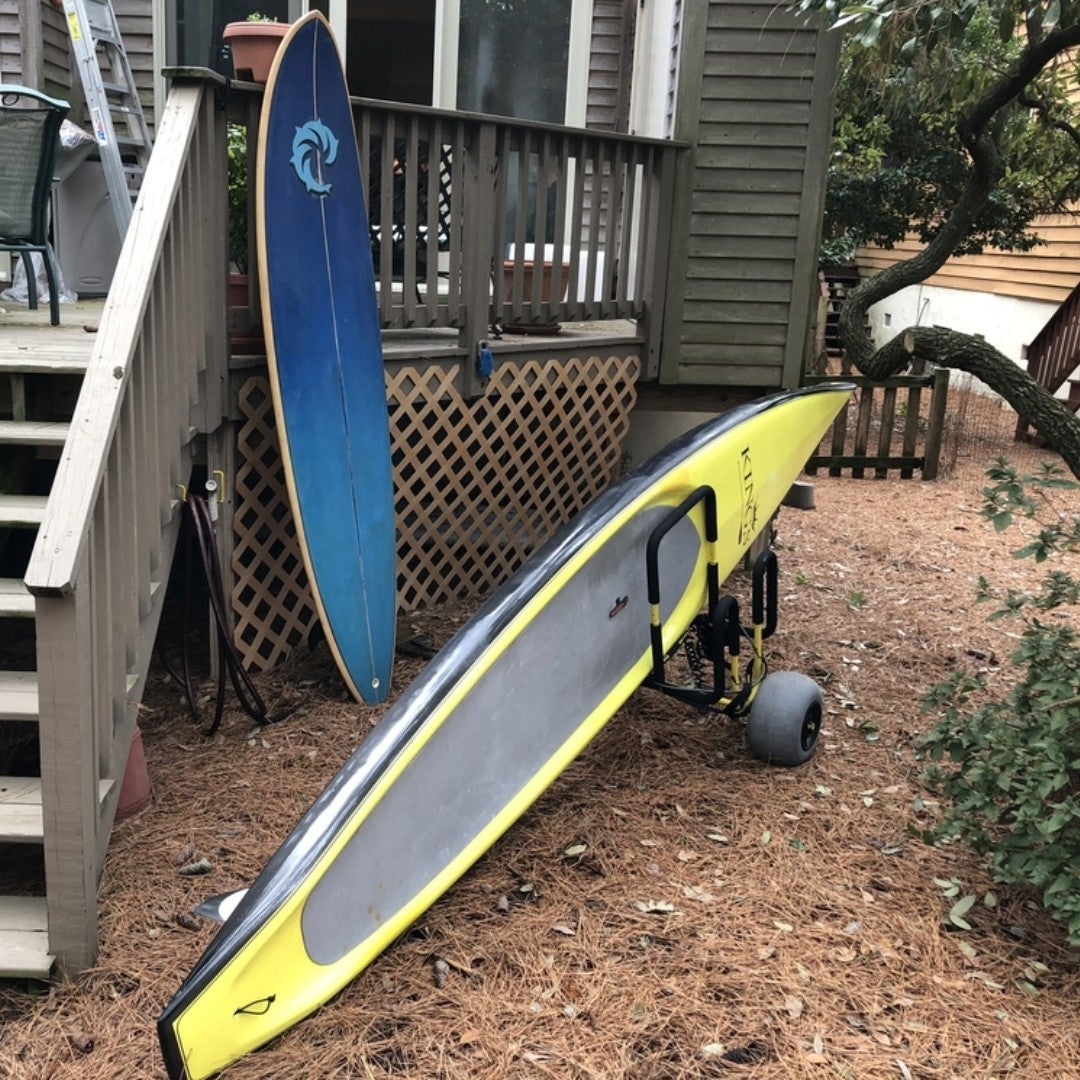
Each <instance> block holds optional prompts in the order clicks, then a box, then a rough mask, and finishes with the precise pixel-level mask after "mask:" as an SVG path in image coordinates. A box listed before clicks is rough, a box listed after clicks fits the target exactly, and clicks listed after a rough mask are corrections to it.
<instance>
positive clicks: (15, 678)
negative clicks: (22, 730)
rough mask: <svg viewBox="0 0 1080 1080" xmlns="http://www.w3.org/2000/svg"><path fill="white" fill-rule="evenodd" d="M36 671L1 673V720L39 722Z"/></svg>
mask: <svg viewBox="0 0 1080 1080" xmlns="http://www.w3.org/2000/svg"><path fill="white" fill-rule="evenodd" d="M37 718H38V681H37V672H36V671H0V720H37Z"/></svg>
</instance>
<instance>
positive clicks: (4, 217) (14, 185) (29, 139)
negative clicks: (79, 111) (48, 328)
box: [0, 83, 69, 326]
mask: <svg viewBox="0 0 1080 1080" xmlns="http://www.w3.org/2000/svg"><path fill="white" fill-rule="evenodd" d="M68 108H69V106H68V103H67V102H66V101H58V100H57V99H56V98H51V97H47V96H46V95H45V94H42V93H40V92H39V91H37V90H32V89H31V88H30V87H27V86H15V85H4V84H2V83H0V251H15V252H18V253H19V254H20V255H22V259H23V265H24V266H25V267H26V287H27V293H28V299H29V303H30V307H31V309H35V308H37V280H36V278H37V275H36V273H35V271H34V261H33V259H32V258H31V255H32V253H33V252H39V253H40V254H41V258H42V262H43V263H44V264H45V275H46V277H47V278H48V281H49V321H50V322H51V323H52V325H53V326H56V325H57V324H58V323H59V322H60V292H59V280H58V276H57V272H56V260H55V257H54V256H53V252H52V247H51V246H50V244H49V195H50V192H51V190H52V181H53V166H54V165H55V162H56V151H57V148H58V146H59V145H60V124H61V123H62V122H63V119H64V117H65V116H66V115H67V113H68Z"/></svg>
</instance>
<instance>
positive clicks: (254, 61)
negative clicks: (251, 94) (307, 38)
mask: <svg viewBox="0 0 1080 1080" xmlns="http://www.w3.org/2000/svg"><path fill="white" fill-rule="evenodd" d="M288 29H289V24H288V23H280V22H278V21H277V19H273V18H271V17H270V16H268V15H261V14H259V12H257V11H255V12H252V13H251V14H250V15H249V16H248V17H247V18H246V19H245V20H244V21H243V22H231V23H226V24H225V29H224V30H223V31H222V35H221V36H222V37H223V38H224V39H225V41H227V42H228V43H229V48H230V50H231V52H232V58H233V72H234V73H235V75H236V78H238V79H243V80H245V81H247V82H260V83H264V82H266V80H267V79H268V78H269V77H270V65H271V64H273V62H274V56H275V55H276V54H277V51H278V46H279V45H280V44H281V39H282V38H283V37H284V36H285V34H286V33H287V32H288Z"/></svg>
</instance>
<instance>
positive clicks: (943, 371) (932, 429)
mask: <svg viewBox="0 0 1080 1080" xmlns="http://www.w3.org/2000/svg"><path fill="white" fill-rule="evenodd" d="M948 398H949V369H948V368H938V369H937V371H935V372H934V386H933V389H932V390H931V391H930V422H929V427H928V428H927V430H926V456H925V457H924V458H923V467H922V478H923V479H924V480H936V479H937V474H938V460H939V458H940V457H941V439H942V435H943V434H944V428H945V404H946V402H947V401H948Z"/></svg>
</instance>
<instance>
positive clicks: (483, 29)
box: [457, 0, 571, 124]
mask: <svg viewBox="0 0 1080 1080" xmlns="http://www.w3.org/2000/svg"><path fill="white" fill-rule="evenodd" d="M570 9H571V0H461V15H460V23H459V27H458V69H457V107H458V108H459V109H463V110H465V111H468V112H479V113H488V114H494V115H498V116H512V117H515V118H517V119H519V120H541V121H546V122H548V123H552V124H561V123H562V122H563V119H564V117H565V114H566V81H567V71H568V67H569V59H570Z"/></svg>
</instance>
